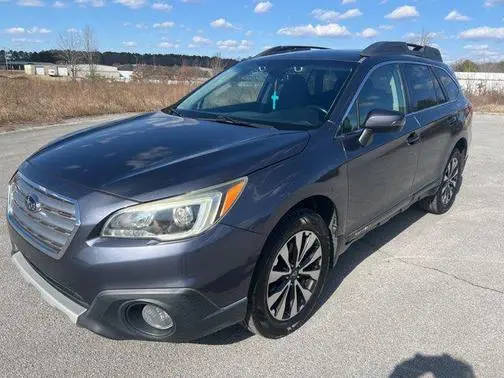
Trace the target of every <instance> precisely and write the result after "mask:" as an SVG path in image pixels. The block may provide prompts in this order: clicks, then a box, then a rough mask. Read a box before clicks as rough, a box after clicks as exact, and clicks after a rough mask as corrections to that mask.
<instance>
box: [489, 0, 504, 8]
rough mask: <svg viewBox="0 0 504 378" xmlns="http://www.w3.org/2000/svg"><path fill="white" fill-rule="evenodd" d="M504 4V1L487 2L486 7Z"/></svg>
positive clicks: (493, 0)
mask: <svg viewBox="0 0 504 378" xmlns="http://www.w3.org/2000/svg"><path fill="white" fill-rule="evenodd" d="M499 4H504V0H486V1H485V7H493V6H494V5H499Z"/></svg>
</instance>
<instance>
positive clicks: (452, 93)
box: [434, 67, 459, 101]
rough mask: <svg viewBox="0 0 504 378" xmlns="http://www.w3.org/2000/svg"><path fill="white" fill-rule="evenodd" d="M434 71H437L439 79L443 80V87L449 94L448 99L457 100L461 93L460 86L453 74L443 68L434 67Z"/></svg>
mask: <svg viewBox="0 0 504 378" xmlns="http://www.w3.org/2000/svg"><path fill="white" fill-rule="evenodd" d="M434 72H436V75H437V76H438V78H439V80H441V83H443V87H444V89H445V91H446V94H447V95H448V99H449V100H450V101H453V100H455V99H456V98H457V97H458V95H459V88H458V85H457V83H455V80H453V79H452V78H451V76H450V75H448V74H447V73H446V71H445V70H442V69H441V68H437V67H434Z"/></svg>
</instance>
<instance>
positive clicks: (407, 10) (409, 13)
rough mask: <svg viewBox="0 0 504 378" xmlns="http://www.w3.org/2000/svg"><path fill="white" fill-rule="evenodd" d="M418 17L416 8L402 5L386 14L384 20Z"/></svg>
mask: <svg viewBox="0 0 504 378" xmlns="http://www.w3.org/2000/svg"><path fill="white" fill-rule="evenodd" d="M418 16H420V13H418V11H417V9H416V7H414V6H411V5H403V6H402V7H399V8H396V9H394V10H393V11H392V12H391V13H389V14H387V15H386V16H385V18H389V19H391V20H400V19H404V18H411V17H418Z"/></svg>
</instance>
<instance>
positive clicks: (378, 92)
mask: <svg viewBox="0 0 504 378" xmlns="http://www.w3.org/2000/svg"><path fill="white" fill-rule="evenodd" d="M376 109H381V110H395V111H397V112H401V113H403V114H406V100H405V95H404V85H403V82H402V78H401V73H400V70H399V66H398V65H397V64H387V65H385V66H383V67H380V68H377V69H376V70H375V71H373V73H372V74H371V75H370V76H369V77H368V79H367V80H366V82H365V84H364V86H363V87H362V89H361V91H360V93H359V97H357V100H356V101H355V102H354V104H353V105H352V108H351V109H350V111H349V113H348V116H347V117H346V118H345V119H344V120H343V125H342V132H343V133H348V132H352V131H356V130H358V129H359V128H362V127H364V123H365V122H366V119H367V116H368V114H369V113H370V112H371V111H373V110H376Z"/></svg>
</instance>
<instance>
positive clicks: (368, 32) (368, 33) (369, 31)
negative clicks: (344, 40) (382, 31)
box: [359, 28, 378, 38]
mask: <svg viewBox="0 0 504 378" xmlns="http://www.w3.org/2000/svg"><path fill="white" fill-rule="evenodd" d="M377 35H378V31H377V30H375V29H373V28H366V29H364V30H363V31H362V32H360V33H359V36H361V37H362V38H374V37H376V36H377Z"/></svg>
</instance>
